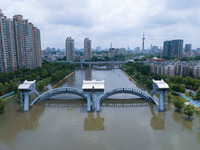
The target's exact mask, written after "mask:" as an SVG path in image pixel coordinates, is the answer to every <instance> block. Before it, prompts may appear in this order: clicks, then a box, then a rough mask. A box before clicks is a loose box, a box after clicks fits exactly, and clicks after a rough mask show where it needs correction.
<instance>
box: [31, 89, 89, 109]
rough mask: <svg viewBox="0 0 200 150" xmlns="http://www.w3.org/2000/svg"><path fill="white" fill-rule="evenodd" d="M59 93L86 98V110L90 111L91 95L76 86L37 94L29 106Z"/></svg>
mask: <svg viewBox="0 0 200 150" xmlns="http://www.w3.org/2000/svg"><path fill="white" fill-rule="evenodd" d="M59 94H74V95H78V96H80V97H82V98H83V99H85V100H87V110H88V111H90V106H91V96H90V93H88V92H83V91H81V90H79V89H77V88H71V87H60V88H55V89H51V90H49V91H47V92H45V93H43V94H41V95H40V96H38V97H37V98H36V99H35V100H34V101H33V102H32V103H31V104H30V106H33V105H34V104H35V103H38V102H41V101H44V100H47V99H48V98H50V97H52V96H56V95H59Z"/></svg>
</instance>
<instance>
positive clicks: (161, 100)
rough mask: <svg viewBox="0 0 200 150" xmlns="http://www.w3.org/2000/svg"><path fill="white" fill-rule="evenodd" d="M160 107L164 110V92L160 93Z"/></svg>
mask: <svg viewBox="0 0 200 150" xmlns="http://www.w3.org/2000/svg"><path fill="white" fill-rule="evenodd" d="M159 109H160V111H163V110H164V109H163V92H160V93H159Z"/></svg>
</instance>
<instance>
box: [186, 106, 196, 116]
mask: <svg viewBox="0 0 200 150" xmlns="http://www.w3.org/2000/svg"><path fill="white" fill-rule="evenodd" d="M184 114H186V115H187V116H188V117H189V118H190V117H192V116H193V114H194V106H193V105H191V104H189V105H187V106H185V107H184Z"/></svg>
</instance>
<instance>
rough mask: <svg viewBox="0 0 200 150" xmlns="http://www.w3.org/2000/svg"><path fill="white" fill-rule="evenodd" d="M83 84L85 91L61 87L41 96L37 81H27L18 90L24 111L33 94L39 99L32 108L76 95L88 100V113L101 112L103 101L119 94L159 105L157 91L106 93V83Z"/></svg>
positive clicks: (133, 90) (120, 90) (136, 90)
mask: <svg viewBox="0 0 200 150" xmlns="http://www.w3.org/2000/svg"><path fill="white" fill-rule="evenodd" d="M83 83H85V84H83V87H82V89H83V90H80V89H76V88H72V87H60V88H55V89H51V90H49V91H47V92H45V93H43V94H41V95H39V93H38V92H37V91H36V90H35V81H25V82H24V83H23V84H21V85H20V86H19V87H18V89H20V98H21V105H22V110H23V111H27V110H29V95H30V94H31V93H34V94H36V96H37V98H36V99H35V100H34V101H33V102H32V103H31V104H30V106H33V105H34V104H35V103H38V102H41V101H44V100H47V99H48V98H50V97H52V96H56V95H59V94H74V95H78V96H80V97H82V98H83V99H85V100H87V111H91V110H96V111H100V103H101V102H102V101H103V100H105V99H106V98H108V97H110V96H112V95H115V94H119V93H126V94H132V95H136V96H138V97H141V98H143V99H144V100H146V101H149V102H151V103H153V104H156V105H157V102H156V101H155V100H154V99H153V94H154V92H156V91H155V90H153V91H152V96H151V95H149V94H148V93H147V92H144V91H142V90H138V89H134V88H115V89H112V90H109V91H107V92H104V81H95V80H93V81H87V82H83ZM97 83H98V84H97ZM154 89H155V87H154ZM93 95H96V99H94V96H93ZM161 98H162V97H161ZM160 103H161V102H160Z"/></svg>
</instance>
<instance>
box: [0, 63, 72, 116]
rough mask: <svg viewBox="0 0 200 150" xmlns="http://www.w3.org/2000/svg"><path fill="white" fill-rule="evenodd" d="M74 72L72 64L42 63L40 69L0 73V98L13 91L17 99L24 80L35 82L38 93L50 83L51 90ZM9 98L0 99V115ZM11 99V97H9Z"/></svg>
mask: <svg viewBox="0 0 200 150" xmlns="http://www.w3.org/2000/svg"><path fill="white" fill-rule="evenodd" d="M74 70H75V65H73V64H63V63H52V62H48V61H43V63H42V67H37V68H35V69H28V68H22V69H20V70H16V71H15V72H10V73H0V96H2V95H5V94H7V93H9V92H13V91H14V92H15V93H14V94H16V95H17V97H18V96H19V91H18V86H19V84H21V83H23V82H24V81H25V80H28V81H33V80H36V89H37V90H38V91H43V90H44V89H45V87H46V86H48V85H49V84H50V83H51V84H54V86H52V88H53V87H55V86H56V85H57V84H59V83H60V82H61V81H63V80H64V79H66V78H67V77H69V76H70V75H71V74H73V73H74ZM60 80H61V81H60ZM58 81H59V82H58ZM56 82H58V83H56ZM9 97H10V96H9ZM9 97H5V98H1V97H0V109H1V110H2V111H1V110H0V113H3V111H4V108H5V101H4V99H6V98H7V99H9ZM11 97H13V95H11ZM7 99H6V100H7Z"/></svg>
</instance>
